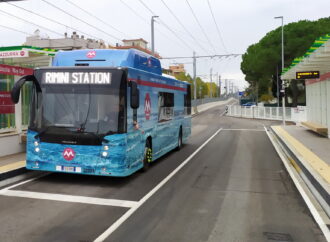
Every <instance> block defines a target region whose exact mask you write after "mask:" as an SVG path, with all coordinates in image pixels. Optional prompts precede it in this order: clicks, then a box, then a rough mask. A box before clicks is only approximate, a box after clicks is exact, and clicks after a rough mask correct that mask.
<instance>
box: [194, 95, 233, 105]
mask: <svg viewBox="0 0 330 242" xmlns="http://www.w3.org/2000/svg"><path fill="white" fill-rule="evenodd" d="M231 97H233V98H237V97H238V96H237V94H235V93H233V94H228V95H222V96H221V97H214V98H200V99H196V100H195V99H192V100H191V106H192V107H194V106H195V105H196V106H198V105H201V104H205V103H210V102H217V101H225V100H227V99H229V98H231Z"/></svg>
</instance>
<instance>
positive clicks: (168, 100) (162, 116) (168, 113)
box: [158, 92, 174, 122]
mask: <svg viewBox="0 0 330 242" xmlns="http://www.w3.org/2000/svg"><path fill="white" fill-rule="evenodd" d="M173 116H174V94H173V93H169V92H160V93H159V94H158V122H164V121H168V120H171V119H172V118H173Z"/></svg>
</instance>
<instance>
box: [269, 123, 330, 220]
mask: <svg viewBox="0 0 330 242" xmlns="http://www.w3.org/2000/svg"><path fill="white" fill-rule="evenodd" d="M271 129H272V131H273V133H274V134H275V135H276V137H277V139H278V140H279V141H280V143H281V144H282V145H283V147H284V148H285V150H286V151H287V152H288V154H289V156H291V157H289V159H290V161H291V164H292V165H293V166H294V168H295V169H296V171H297V172H298V173H299V175H300V176H301V177H302V179H303V180H304V182H305V183H306V185H307V186H308V188H309V189H310V191H311V192H312V193H313V195H314V196H315V197H316V199H317V200H318V202H319V203H320V205H321V206H322V207H323V209H324V211H325V212H326V213H327V215H328V216H329V217H330V152H329V151H330V139H328V138H325V137H323V136H320V135H318V134H316V133H313V132H312V131H310V130H308V129H306V128H304V127H300V126H295V125H288V126H285V127H284V126H272V127H271Z"/></svg>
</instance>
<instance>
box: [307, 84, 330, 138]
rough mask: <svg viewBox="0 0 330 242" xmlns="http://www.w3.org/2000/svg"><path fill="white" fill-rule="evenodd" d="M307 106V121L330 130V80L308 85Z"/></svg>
mask: <svg viewBox="0 0 330 242" xmlns="http://www.w3.org/2000/svg"><path fill="white" fill-rule="evenodd" d="M306 106H307V108H308V109H307V120H308V121H311V122H314V123H317V124H321V125H323V126H325V127H327V128H328V130H330V79H326V80H323V81H316V82H314V83H309V84H308V82H307V83H306ZM329 137H330V136H329Z"/></svg>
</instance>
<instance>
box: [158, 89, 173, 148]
mask: <svg viewBox="0 0 330 242" xmlns="http://www.w3.org/2000/svg"><path fill="white" fill-rule="evenodd" d="M173 118H174V94H173V93H169V92H159V94H158V125H157V139H158V142H157V143H158V146H159V147H158V150H159V151H162V150H163V149H165V150H166V149H168V147H169V146H170V145H171V144H172V142H173V135H174V130H173V128H172V123H173V121H172V119H173Z"/></svg>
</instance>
